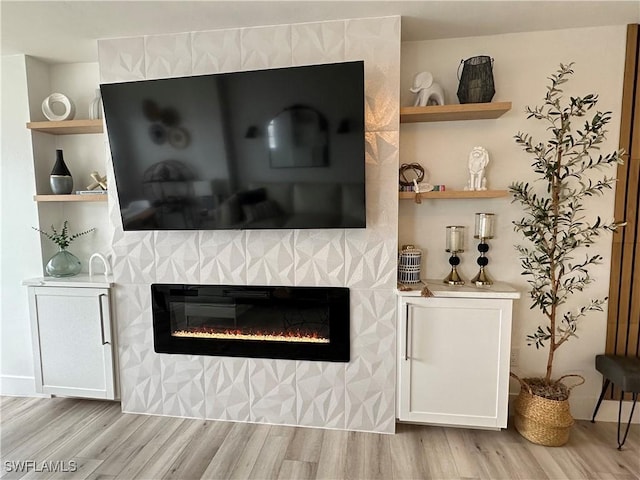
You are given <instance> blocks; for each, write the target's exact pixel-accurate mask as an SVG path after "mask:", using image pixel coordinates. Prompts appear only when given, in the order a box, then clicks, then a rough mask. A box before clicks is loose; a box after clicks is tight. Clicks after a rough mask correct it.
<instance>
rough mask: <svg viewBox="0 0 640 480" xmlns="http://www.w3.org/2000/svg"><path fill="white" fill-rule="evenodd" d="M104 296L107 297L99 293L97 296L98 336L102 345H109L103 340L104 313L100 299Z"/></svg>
mask: <svg viewBox="0 0 640 480" xmlns="http://www.w3.org/2000/svg"><path fill="white" fill-rule="evenodd" d="M106 296H107V295H106V294H105V293H101V294H100V295H98V305H99V306H100V335H101V337H102V345H109V344H110V343H109V342H107V341H106V340H105V338H104V312H103V311H102V297H106Z"/></svg>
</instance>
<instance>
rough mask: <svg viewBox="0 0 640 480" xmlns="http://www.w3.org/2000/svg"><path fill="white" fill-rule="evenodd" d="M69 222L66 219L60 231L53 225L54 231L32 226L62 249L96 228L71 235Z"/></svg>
mask: <svg viewBox="0 0 640 480" xmlns="http://www.w3.org/2000/svg"><path fill="white" fill-rule="evenodd" d="M68 223H69V222H68V221H67V220H65V221H64V223H63V224H62V230H60V231H59V232H58V231H57V230H56V227H54V226H53V225H51V231H52V232H53V233H49V232H45V231H44V230H40V229H39V228H36V227H31V228H33V229H34V230H35V231H37V232H40V233H41V234H42V235H43V236H45V237H47V238H48V239H49V240H51V241H52V242H53V243H55V244H56V245H58V247H60V248H62V249H65V248H67V247H68V246H69V244H70V243H71V242H73V241H74V240H75V239H76V238H78V237H81V236H82V235H86V234H88V233H91V232H93V231H94V230H95V228H90V229H89V230H85V231H84V232H79V233H74V234H73V235H69V233H68V231H69V228H68Z"/></svg>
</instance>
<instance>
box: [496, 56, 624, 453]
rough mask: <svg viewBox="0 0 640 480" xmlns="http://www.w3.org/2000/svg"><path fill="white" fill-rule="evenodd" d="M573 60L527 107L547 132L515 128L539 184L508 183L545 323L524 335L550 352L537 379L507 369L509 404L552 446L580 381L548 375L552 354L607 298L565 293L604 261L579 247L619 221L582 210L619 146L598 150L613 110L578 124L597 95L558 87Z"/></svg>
mask: <svg viewBox="0 0 640 480" xmlns="http://www.w3.org/2000/svg"><path fill="white" fill-rule="evenodd" d="M572 66H573V64H572V63H571V64H569V65H562V64H560V68H559V69H558V70H557V71H556V73H555V74H553V75H552V76H551V77H549V80H550V83H551V84H550V86H548V87H547V93H546V95H545V97H544V103H543V104H542V105H541V106H537V107H535V108H531V107H527V110H526V111H527V118H534V119H536V120H540V121H542V122H544V123H545V124H546V126H547V131H548V132H549V134H550V137H549V138H548V139H547V140H546V141H544V142H538V141H536V140H534V139H533V137H532V136H531V135H529V134H526V133H521V132H519V133H518V134H517V135H515V137H514V138H515V141H516V143H517V144H518V145H520V146H521V147H522V148H523V149H524V151H525V152H527V153H529V154H531V155H532V157H533V162H532V164H531V166H532V168H533V171H534V172H535V173H536V175H537V179H536V182H537V183H538V184H540V187H541V188H535V186H534V185H533V184H530V183H528V182H514V183H513V184H511V185H510V187H509V190H510V192H511V193H512V194H513V196H514V200H513V202H517V203H519V204H520V205H521V206H522V208H523V210H524V216H523V217H522V218H521V219H520V220H517V221H515V222H513V223H514V226H515V230H516V231H517V232H520V233H521V234H522V235H523V236H524V240H525V243H523V244H521V245H517V246H516V248H517V250H518V252H519V254H520V261H521V266H522V269H523V270H522V274H523V275H525V276H526V277H527V278H528V280H527V281H528V283H529V294H530V296H531V300H532V303H531V309H538V310H539V311H540V313H541V314H542V317H543V324H542V325H539V326H538V327H537V329H536V330H535V332H534V333H532V334H530V335H527V343H528V344H529V345H535V347H536V348H546V349H547V351H548V355H547V365H546V373H545V374H544V376H542V377H541V378H524V379H520V378H518V377H517V376H516V375H514V374H512V376H513V377H515V378H516V379H518V380H519V381H520V384H521V391H520V395H519V396H518V398H517V399H516V401H515V403H514V408H515V427H516V429H517V430H518V431H519V432H520V434H521V435H523V436H524V437H525V438H527V439H528V440H530V441H532V442H534V443H539V444H543V445H550V446H558V445H562V444H564V443H566V441H567V440H568V439H569V428H570V427H571V425H572V424H573V418H572V417H571V414H570V412H569V402H568V398H569V394H570V391H571V389H572V388H573V387H575V386H577V385H579V384H581V383H583V382H584V379H583V378H582V377H580V376H579V375H565V376H564V377H561V378H559V379H554V378H553V361H554V357H555V353H556V351H557V350H558V349H559V348H560V347H561V346H562V345H564V344H565V342H567V341H568V340H569V339H570V338H572V337H575V336H576V331H577V328H578V323H579V322H580V321H581V320H582V319H583V318H584V317H585V316H587V315H588V314H589V312H592V311H602V310H603V305H604V304H605V302H606V301H607V298H606V297H605V298H598V299H590V300H588V301H586V302H584V304H582V305H580V306H578V307H577V308H574V309H570V308H568V306H567V303H568V300H569V298H570V297H572V296H573V295H574V294H575V293H577V292H582V291H583V290H584V289H585V288H586V287H587V286H588V285H589V284H590V283H591V282H592V280H593V279H592V278H591V276H590V275H589V268H590V267H591V266H592V265H594V264H598V263H600V261H601V260H602V257H601V256H600V255H598V254H591V253H590V252H589V251H588V249H585V248H584V247H589V246H590V245H592V244H593V243H594V242H595V241H596V239H597V238H598V237H599V236H600V235H601V234H602V233H604V232H612V231H614V230H615V229H616V228H617V227H618V226H620V225H621V224H619V223H616V222H605V221H603V220H602V219H601V218H600V217H596V218H594V219H591V220H588V219H587V218H586V215H585V208H584V204H583V201H584V199H585V198H586V197H591V196H595V195H602V194H603V193H604V192H605V190H608V189H611V187H612V185H613V184H614V183H615V181H616V179H615V177H614V176H606V175H602V174H600V175H594V174H595V173H597V172H598V171H599V170H601V169H603V168H605V167H611V166H614V165H617V164H618V163H621V155H622V153H623V152H622V151H614V152H612V153H609V154H607V155H602V154H600V153H599V147H600V145H601V144H602V143H603V142H604V141H605V139H606V136H605V135H606V125H607V124H608V123H609V121H610V120H611V112H599V111H596V113H595V114H594V115H593V117H592V118H591V119H590V120H588V119H587V120H585V121H584V123H583V124H582V125H581V126H580V125H576V123H577V122H582V121H583V120H582V118H583V117H585V116H587V114H588V112H589V111H590V110H592V109H593V108H594V107H595V106H596V103H597V101H598V96H597V95H595V94H588V95H585V96H583V97H570V98H569V99H565V98H564V96H563V91H562V89H561V86H562V85H563V84H564V83H566V82H567V81H568V77H569V76H571V75H572V74H573V70H572ZM596 177H597V178H596ZM567 377H577V378H578V383H576V384H575V385H573V386H567V385H565V383H563V382H562V380H563V379H566V378H567Z"/></svg>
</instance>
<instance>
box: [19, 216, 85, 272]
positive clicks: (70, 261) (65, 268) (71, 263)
mask: <svg viewBox="0 0 640 480" xmlns="http://www.w3.org/2000/svg"><path fill="white" fill-rule="evenodd" d="M68 223H69V222H68V221H67V220H65V221H64V223H63V224H62V229H61V230H60V231H59V232H58V230H56V228H55V227H54V226H53V225H51V232H53V233H49V232H45V231H43V230H40V229H39V228H35V227H31V228H33V229H34V230H36V231H38V232H40V233H41V234H42V235H44V236H45V237H47V238H48V239H49V240H51V241H52V242H53V243H55V244H56V245H57V246H58V249H59V250H58V252H57V253H56V254H55V255H54V256H53V257H51V258H50V259H49V261H48V262H47V265H46V266H45V272H47V275H50V276H52V277H72V276H74V275H77V274H78V273H80V268H81V267H82V264H81V263H80V260H78V257H76V256H75V255H74V254H72V253H71V252H69V251H68V250H67V247H69V245H70V244H71V242H73V241H74V240H75V239H76V238H78V237H80V236H82V235H86V234H88V233H91V232H93V231H94V230H95V228H90V229H89V230H85V231H84V232H79V233H74V234H73V235H69V232H68Z"/></svg>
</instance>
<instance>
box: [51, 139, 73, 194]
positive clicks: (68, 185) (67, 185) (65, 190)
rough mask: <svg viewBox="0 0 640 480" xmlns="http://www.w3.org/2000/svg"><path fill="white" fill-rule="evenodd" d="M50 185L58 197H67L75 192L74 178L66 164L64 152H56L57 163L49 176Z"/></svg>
mask: <svg viewBox="0 0 640 480" xmlns="http://www.w3.org/2000/svg"><path fill="white" fill-rule="evenodd" d="M49 184H50V185H51V191H52V192H53V193H54V194H56V195H66V194H69V193H71V192H72V191H73V177H72V176H71V172H70V171H69V169H68V168H67V165H66V164H65V163H64V157H63V156H62V150H56V163H55V165H54V166H53V170H51V175H49Z"/></svg>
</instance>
